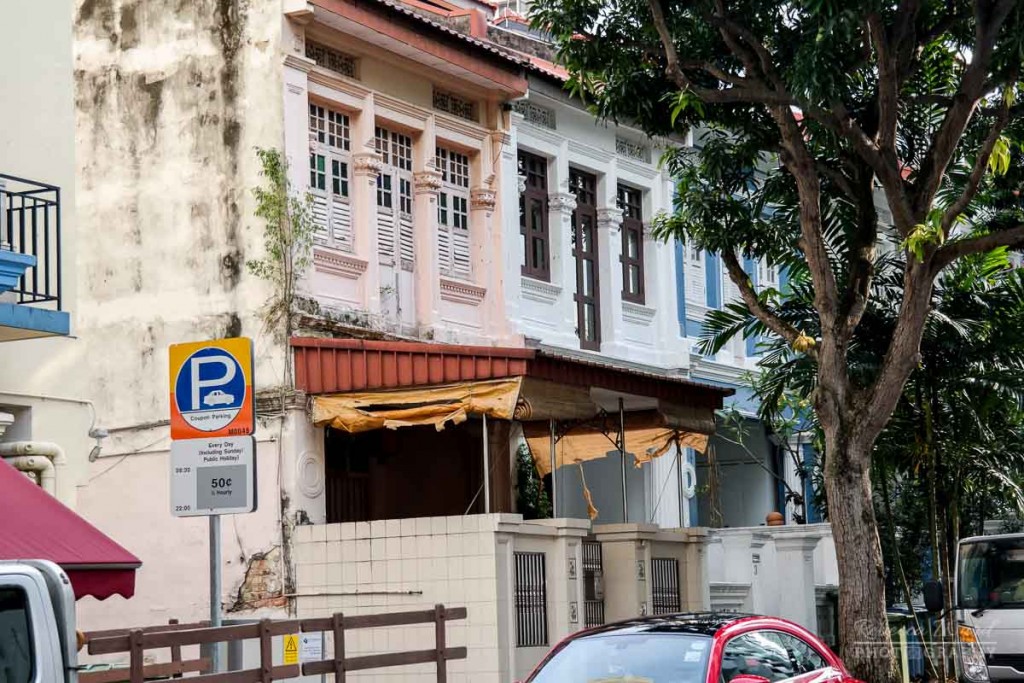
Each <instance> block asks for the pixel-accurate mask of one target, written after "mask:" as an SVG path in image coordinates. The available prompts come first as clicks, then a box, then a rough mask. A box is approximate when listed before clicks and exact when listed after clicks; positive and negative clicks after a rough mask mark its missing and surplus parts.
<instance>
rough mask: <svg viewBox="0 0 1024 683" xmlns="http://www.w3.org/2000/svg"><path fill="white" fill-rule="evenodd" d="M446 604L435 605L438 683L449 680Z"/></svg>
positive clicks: (444, 682)
mask: <svg viewBox="0 0 1024 683" xmlns="http://www.w3.org/2000/svg"><path fill="white" fill-rule="evenodd" d="M444 618H445V609H444V605H435V606H434V640H435V644H434V647H435V648H436V649H437V683H446V681H447V680H448V660H446V659H445V657H444V651H445V648H446V647H447V645H446V644H445V623H444Z"/></svg>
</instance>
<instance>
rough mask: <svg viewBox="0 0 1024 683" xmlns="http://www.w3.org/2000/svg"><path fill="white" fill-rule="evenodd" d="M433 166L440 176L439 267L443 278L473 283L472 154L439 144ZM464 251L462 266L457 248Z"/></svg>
mask: <svg viewBox="0 0 1024 683" xmlns="http://www.w3.org/2000/svg"><path fill="white" fill-rule="evenodd" d="M434 163H435V165H436V167H437V170H438V171H439V172H440V173H441V190H440V192H439V193H438V198H437V229H438V265H439V268H440V271H441V274H442V275H447V276H449V277H454V278H458V279H460V280H470V279H471V278H472V276H473V264H472V248H471V243H470V230H469V222H470V191H469V188H470V185H471V177H470V176H471V174H472V162H471V160H470V155H469V154H467V153H466V152H461V151H459V150H457V149H452V148H450V147H445V146H444V145H440V144H439V145H437V149H436V151H435V156H434ZM459 245H462V246H463V249H464V261H465V263H463V264H460V263H459V260H460V259H458V258H457V255H458V254H459V253H460V251H459V248H458V246H459Z"/></svg>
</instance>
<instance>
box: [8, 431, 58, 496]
mask: <svg viewBox="0 0 1024 683" xmlns="http://www.w3.org/2000/svg"><path fill="white" fill-rule="evenodd" d="M0 457H2V458H3V459H4V460H6V461H7V463H8V464H9V465H11V466H12V467H13V468H14V469H16V470H18V471H20V472H31V473H33V474H35V475H36V477H37V478H38V479H39V485H40V486H41V487H42V488H43V490H44V491H46V492H47V493H49V494H50V495H51V496H56V495H57V468H56V465H66V464H67V462H68V460H67V457H65V455H64V449H63V448H61V447H60V446H58V445H57V444H55V443H50V442H47V441H12V442H10V443H0Z"/></svg>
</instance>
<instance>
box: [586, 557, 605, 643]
mask: <svg viewBox="0 0 1024 683" xmlns="http://www.w3.org/2000/svg"><path fill="white" fill-rule="evenodd" d="M603 573H604V570H603V566H602V557H601V544H600V543H598V542H597V541H584V542H583V626H584V627H585V628H591V627H594V626H601V625H602V624H604V586H603V585H602V583H603V581H604V576H603Z"/></svg>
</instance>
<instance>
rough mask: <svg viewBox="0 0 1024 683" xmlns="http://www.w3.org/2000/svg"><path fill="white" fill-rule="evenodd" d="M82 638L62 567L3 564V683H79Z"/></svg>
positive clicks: (0, 668) (0, 671)
mask: <svg viewBox="0 0 1024 683" xmlns="http://www.w3.org/2000/svg"><path fill="white" fill-rule="evenodd" d="M80 638H81V636H80V635H79V633H78V632H77V631H76V630H75V594H74V591H73V590H72V589H71V581H70V580H68V577H67V574H65V573H64V571H63V570H61V568H60V567H58V566H57V565H56V564H54V563H53V562H47V561H45V560H19V561H0V683H61V682H63V683H77V681H78V650H79V647H80V644H81V640H80Z"/></svg>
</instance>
